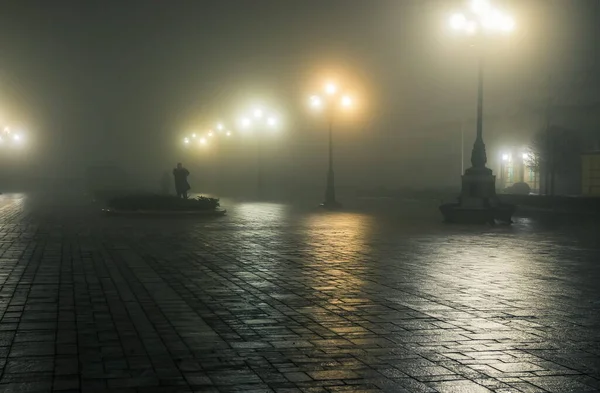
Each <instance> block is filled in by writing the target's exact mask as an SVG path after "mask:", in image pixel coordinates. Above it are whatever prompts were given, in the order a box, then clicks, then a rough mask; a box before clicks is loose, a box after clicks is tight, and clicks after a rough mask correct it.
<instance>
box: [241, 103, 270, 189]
mask: <svg viewBox="0 0 600 393" xmlns="http://www.w3.org/2000/svg"><path fill="white" fill-rule="evenodd" d="M240 122H241V126H242V129H244V130H248V131H249V130H257V131H259V132H264V131H265V130H267V129H270V130H275V129H277V127H278V123H279V122H278V120H277V116H276V115H273V114H267V113H266V112H265V111H264V110H262V109H255V110H254V111H253V112H252V116H247V117H244V118H242V119H241V121H240ZM256 138H257V139H256V192H257V195H258V198H259V199H262V198H263V197H264V189H263V188H264V185H263V169H262V135H257V136H256Z"/></svg>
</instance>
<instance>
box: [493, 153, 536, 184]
mask: <svg viewBox="0 0 600 393" xmlns="http://www.w3.org/2000/svg"><path fill="white" fill-rule="evenodd" d="M531 161H532V160H531V157H530V155H529V153H528V152H526V151H525V149H519V148H512V149H507V150H505V151H503V152H502V153H501V156H500V172H499V177H500V187H501V188H502V189H505V188H507V187H511V186H512V185H514V184H515V183H527V184H528V185H529V188H531V191H532V192H537V190H539V187H540V182H539V173H538V171H537V168H534V167H532V166H531Z"/></svg>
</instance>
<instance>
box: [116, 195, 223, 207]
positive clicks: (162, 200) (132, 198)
mask: <svg viewBox="0 0 600 393" xmlns="http://www.w3.org/2000/svg"><path fill="white" fill-rule="evenodd" d="M108 206H109V207H110V208H112V209H116V210H128V211H135V210H152V211H184V210H185V211H198V210H215V209H217V208H218V207H219V206H220V204H219V200H218V199H215V198H207V197H203V196H201V197H198V198H195V199H181V198H177V197H175V196H170V195H129V196H122V197H116V198H112V199H110V200H109V202H108Z"/></svg>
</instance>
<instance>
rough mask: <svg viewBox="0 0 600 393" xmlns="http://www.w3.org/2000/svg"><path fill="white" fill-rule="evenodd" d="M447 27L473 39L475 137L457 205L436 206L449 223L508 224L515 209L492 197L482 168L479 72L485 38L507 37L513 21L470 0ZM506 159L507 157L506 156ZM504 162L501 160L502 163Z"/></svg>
mask: <svg viewBox="0 0 600 393" xmlns="http://www.w3.org/2000/svg"><path fill="white" fill-rule="evenodd" d="M449 25H450V27H451V29H452V30H453V31H455V32H457V33H462V34H464V35H467V36H469V35H470V36H474V37H475V38H476V43H477V45H476V47H477V49H478V52H479V53H478V56H477V136H476V138H475V143H474V144H473V149H472V150H471V167H470V168H467V169H466V170H465V171H464V174H463V175H462V187H461V194H460V198H459V202H458V203H457V204H456V203H446V204H442V205H441V206H440V210H441V212H442V214H443V215H444V217H445V219H446V220H447V221H449V222H465V223H466V222H480V223H484V222H485V223H489V222H493V221H495V220H496V219H498V220H501V221H505V222H509V223H510V222H512V221H511V216H512V214H513V213H514V211H515V206H513V205H510V204H506V203H501V202H500V200H499V199H498V197H497V196H496V187H495V182H496V178H495V176H494V175H493V174H492V170H491V169H489V168H487V167H486V164H487V155H486V151H485V144H484V143H483V75H484V72H483V69H484V48H485V46H486V42H485V39H486V38H487V37H489V36H492V35H498V34H508V33H510V32H512V31H513V30H514V29H515V21H514V19H513V18H512V17H511V16H509V15H507V14H504V13H502V12H501V11H499V10H497V9H495V8H494V7H493V6H492V5H491V3H490V1H489V0H471V3H470V9H469V10H467V11H466V12H464V13H457V14H454V15H452V16H451V17H450V19H449ZM502 158H503V157H502ZM507 159H510V157H507ZM503 162H504V159H502V161H501V165H502V164H503Z"/></svg>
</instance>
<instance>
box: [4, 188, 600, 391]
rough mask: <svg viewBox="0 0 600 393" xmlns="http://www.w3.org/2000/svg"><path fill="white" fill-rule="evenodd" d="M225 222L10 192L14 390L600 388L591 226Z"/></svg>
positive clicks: (254, 217) (254, 211) (331, 218)
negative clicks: (122, 213) (140, 214)
mask: <svg viewBox="0 0 600 393" xmlns="http://www.w3.org/2000/svg"><path fill="white" fill-rule="evenodd" d="M388 203H389V202H388ZM227 208H228V210H229V214H228V215H227V216H225V217H221V218H218V219H201V220H199V219H181V218H180V219H168V218H161V219H149V218H137V219H133V218H127V219H124V218H118V217H103V216H101V215H99V214H98V211H97V206H92V205H90V204H89V203H87V201H81V200H80V201H78V202H76V200H75V199H68V198H58V197H42V196H39V197H36V196H34V195H31V196H30V195H1V196H0V285H1V286H0V312H1V314H0V315H1V316H2V319H1V320H0V365H1V366H2V375H1V378H0V391H2V392H46V391H47V392H49V391H60V392H69V391H71V392H77V391H83V392H104V391H111V392H223V393H225V392H249V393H251V392H277V393H300V392H305V393H309V392H311V393H312V392H314V393H317V392H331V393H333V392H354V393H357V392H441V393H445V392H461V393H471V392H477V393H479V392H497V393H510V392H523V393H533V392H553V393H562V392H593V391H598V390H600V242H598V240H599V235H598V234H599V233H600V232H599V231H598V230H599V229H600V225H599V224H597V223H595V222H594V221H593V220H592V219H568V218H561V219H554V220H551V219H549V218H548V217H545V216H543V215H540V216H539V217H533V218H532V217H529V218H527V217H520V218H518V219H517V220H516V222H515V224H514V225H513V226H497V227H461V226H447V225H444V224H442V223H441V222H440V217H439V215H438V212H437V210H435V209H436V207H435V205H432V206H431V209H429V207H427V206H426V207H425V208H424V209H425V210H423V211H425V212H426V213H422V212H421V211H420V210H419V209H422V207H420V205H419V206H417V205H415V206H405V207H404V208H403V209H399V210H397V211H395V210H394V211H391V212H390V211H386V209H379V210H377V209H375V210H369V211H361V210H360V209H354V210H353V209H348V210H347V211H344V212H336V213H328V212H325V211H319V210H317V209H302V208H294V207H290V206H287V205H283V204H276V203H241V202H240V203H234V202H230V203H229V204H228V205H227ZM428 209H429V210H428Z"/></svg>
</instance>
